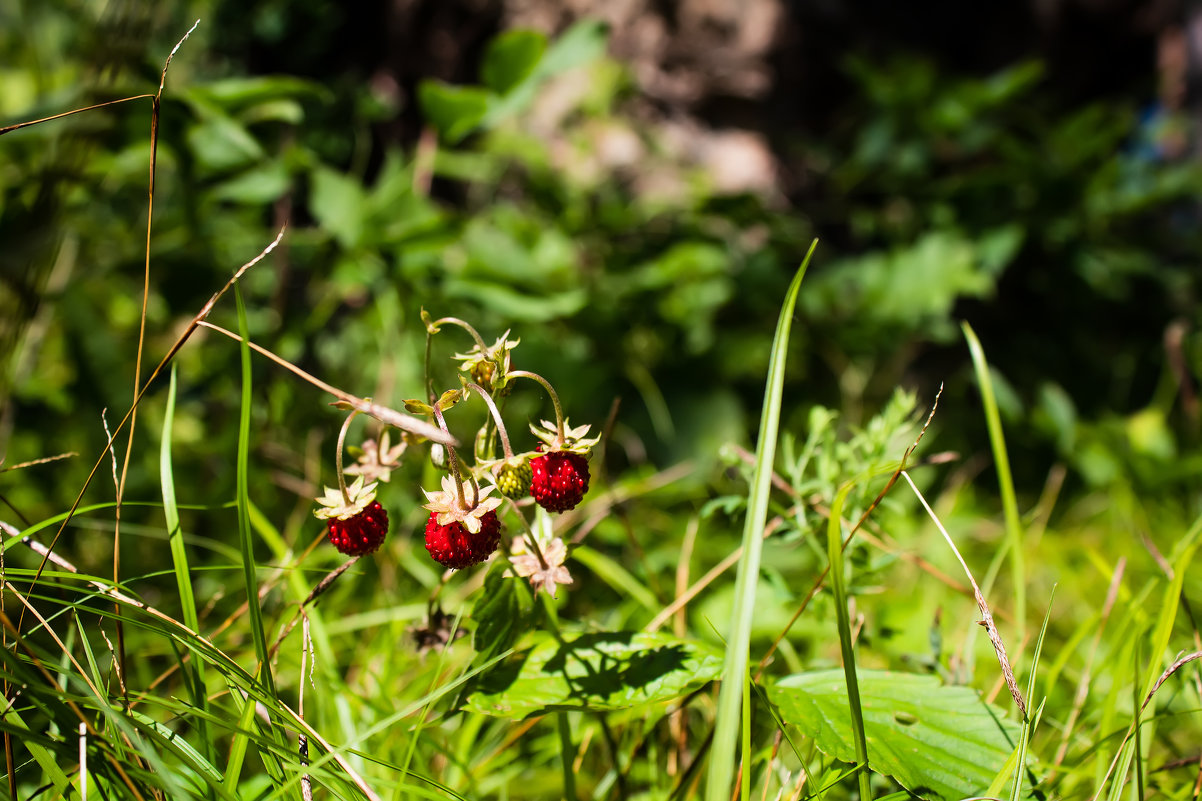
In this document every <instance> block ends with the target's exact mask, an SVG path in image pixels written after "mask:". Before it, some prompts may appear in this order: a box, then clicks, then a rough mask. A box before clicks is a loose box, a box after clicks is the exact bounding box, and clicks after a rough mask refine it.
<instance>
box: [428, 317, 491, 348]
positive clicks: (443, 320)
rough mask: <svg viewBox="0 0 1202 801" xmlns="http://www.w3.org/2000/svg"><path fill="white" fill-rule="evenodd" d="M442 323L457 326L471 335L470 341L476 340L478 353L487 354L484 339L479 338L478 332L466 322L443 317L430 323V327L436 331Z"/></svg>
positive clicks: (456, 318) (455, 318)
mask: <svg viewBox="0 0 1202 801" xmlns="http://www.w3.org/2000/svg"><path fill="white" fill-rule="evenodd" d="M443 323H449V324H451V325H457V326H459V327H460V328H462V329H463V330H464V331H467V332H468V333H469V334H471V335H472V339H474V340H476V345H477V347H479V348H480V351H481V352H482V353H487V352H488V345H485V344H484V339H483V338H482V337H481V336H480V332H479V331H477V330H476V329H475V328H473V327H472V324H471V323H469V322H466V321H464V320H460V319H459V318H458V317H443V318H441V319H439V320H435V321H434V322H433V323H432V327H433V328H435V329H437V328H438V326H440V325H442V324H443Z"/></svg>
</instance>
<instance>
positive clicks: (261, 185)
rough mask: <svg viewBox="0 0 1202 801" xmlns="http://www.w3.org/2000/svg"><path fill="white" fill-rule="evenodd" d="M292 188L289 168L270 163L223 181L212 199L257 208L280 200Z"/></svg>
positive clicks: (273, 162)
mask: <svg viewBox="0 0 1202 801" xmlns="http://www.w3.org/2000/svg"><path fill="white" fill-rule="evenodd" d="M291 186H292V178H291V177H290V176H289V175H288V169H287V167H285V166H284V164H283V163H282V162H279V161H269V162H267V163H265V164H256V165H255V166H253V167H251V168H250V169H248V170H246V171H245V172H243V173H240V174H238V175H236V176H234V177H233V178H230V179H229V180H228V181H222V182H221V183H220V184H218V185H217V186H216V187H215V188H214V189H213V191H212V193H211V195H210V197H213V198H215V199H217V200H228V201H231V202H234V203H247V204H249V205H252V206H255V205H261V204H264V203H272V202H274V201H275V200H278V199H279V198H280V197H281V196H282V195H283V194H284V193H285V192H287V191H288V189H289V187H291Z"/></svg>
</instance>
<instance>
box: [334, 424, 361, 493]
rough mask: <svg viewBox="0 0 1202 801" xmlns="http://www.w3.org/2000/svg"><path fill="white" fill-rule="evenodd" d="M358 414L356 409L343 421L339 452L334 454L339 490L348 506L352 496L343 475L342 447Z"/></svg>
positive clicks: (340, 431) (339, 433)
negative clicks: (347, 489)
mask: <svg viewBox="0 0 1202 801" xmlns="http://www.w3.org/2000/svg"><path fill="white" fill-rule="evenodd" d="M358 414H359V410H358V409H355V410H354V411H352V412H351V413H350V414H349V415H347V418H346V420H343V421H342V428H341V429H339V430H338V450H337V452H336V453H335V454H334V466H335V467H337V468H338V489H339V490H341V491H342V501H343V503H345V504H346V505H347V506H350V505H351V496H350V493H348V492H347V491H346V477H345V476H344V475H343V474H342V447H343V445H345V444H346V432H347V431H348V430H349V429H350V427H351V421H352V420H354V419H355V416H356V415H358Z"/></svg>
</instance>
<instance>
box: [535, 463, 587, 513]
mask: <svg viewBox="0 0 1202 801" xmlns="http://www.w3.org/2000/svg"><path fill="white" fill-rule="evenodd" d="M530 468H531V470H533V471H534V480H533V482H532V483H531V484H530V494H531V495H533V496H534V500H535V502H536V503H537V504H538V505H539V506H541V507H543V508H544V509H546V510H547V511H548V512H566V511H567V510H569V509H573V508H575V506H576V504H578V503H580V499H581V498H583V497H584V493H586V492H588V479H589V474H588V461H587V460H586V459H585V458H584V456H582V455H581V454H579V453H575V452H574V451H558V450H555V451H547V452H546V453H544V454H541V455H539V456H535V457H534V458H533V459H531V460H530Z"/></svg>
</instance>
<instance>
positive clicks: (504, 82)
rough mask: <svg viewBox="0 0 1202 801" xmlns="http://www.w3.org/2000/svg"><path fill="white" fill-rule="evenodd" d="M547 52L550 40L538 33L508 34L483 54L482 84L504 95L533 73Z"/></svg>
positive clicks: (501, 36)
mask: <svg viewBox="0 0 1202 801" xmlns="http://www.w3.org/2000/svg"><path fill="white" fill-rule="evenodd" d="M546 50H547V37H546V36H544V35H543V34H541V33H539V32H538V31H521V30H516V31H506V32H505V33H503V34H501V35H500V36H498V37H497V38H495V39H493V40H492V42H490V43H489V45H488V49H487V50H486V51H485V52H484V63H483V64H482V65H481V67H480V80H481V81H482V82H483V83H484V85H485V86H487V87H488V88H489V89H492V90H493V91H494V92H496V93H497V94H499V95H503V94H505V93H506V92H508V91H509V90H511V89H513V88H514V87H515V86H517V85H518V84H520V83H521V82H522V81H524V80H525V79H526V78H528V77H529V76H530V75H531V74H532V73H533V72H534V68H535V67H537V66H538V62H539V60H540V59H541V58H542V57H543V53H544V52H546Z"/></svg>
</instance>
